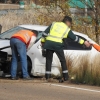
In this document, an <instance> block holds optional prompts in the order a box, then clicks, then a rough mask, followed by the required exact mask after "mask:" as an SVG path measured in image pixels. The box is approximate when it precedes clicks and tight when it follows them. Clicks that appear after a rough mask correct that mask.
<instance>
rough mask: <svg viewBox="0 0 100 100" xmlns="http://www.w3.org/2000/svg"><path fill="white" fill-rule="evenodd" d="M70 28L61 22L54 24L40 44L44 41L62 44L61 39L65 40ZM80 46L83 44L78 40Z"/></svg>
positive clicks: (82, 41) (81, 40)
mask: <svg viewBox="0 0 100 100" xmlns="http://www.w3.org/2000/svg"><path fill="white" fill-rule="evenodd" d="M69 31H70V28H69V27H68V26H67V25H66V24H65V23H63V22H54V23H53V24H52V26H51V29H50V33H49V34H48V36H47V37H43V38H42V39H41V42H45V41H46V40H49V41H53V42H58V43H63V38H67V36H68V33H69ZM78 42H79V43H80V44H83V43H84V40H83V39H81V38H79V41H78Z"/></svg>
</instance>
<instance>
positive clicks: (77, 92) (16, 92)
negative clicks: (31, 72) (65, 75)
mask: <svg viewBox="0 0 100 100" xmlns="http://www.w3.org/2000/svg"><path fill="white" fill-rule="evenodd" d="M0 100H100V87H95V86H86V85H75V84H71V83H63V84H59V83H54V82H53V83H45V82H44V81H39V80H34V81H22V80H19V81H12V80H9V81H6V80H0Z"/></svg>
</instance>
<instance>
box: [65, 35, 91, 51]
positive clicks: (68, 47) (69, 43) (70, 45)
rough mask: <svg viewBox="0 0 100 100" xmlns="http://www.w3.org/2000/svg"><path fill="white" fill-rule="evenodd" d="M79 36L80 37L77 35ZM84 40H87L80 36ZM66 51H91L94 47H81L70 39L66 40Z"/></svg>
mask: <svg viewBox="0 0 100 100" xmlns="http://www.w3.org/2000/svg"><path fill="white" fill-rule="evenodd" d="M77 36H78V35H77ZM78 37H80V38H82V39H83V40H86V39H85V38H84V37H81V36H78ZM64 45H65V48H64V50H91V49H92V47H86V46H85V45H81V44H79V43H77V42H75V41H73V40H71V39H70V38H67V39H64Z"/></svg>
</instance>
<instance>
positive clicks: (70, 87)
mask: <svg viewBox="0 0 100 100" xmlns="http://www.w3.org/2000/svg"><path fill="white" fill-rule="evenodd" d="M43 84H47V85H48V84H50V83H43ZM50 85H52V86H56V87H62V88H69V89H75V90H81V91H88V92H96V93H100V91H98V90H91V89H86V88H78V87H72V86H65V85H58V84H50Z"/></svg>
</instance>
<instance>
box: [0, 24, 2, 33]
mask: <svg viewBox="0 0 100 100" xmlns="http://www.w3.org/2000/svg"><path fill="white" fill-rule="evenodd" d="M1 31H2V25H0V33H1Z"/></svg>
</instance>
